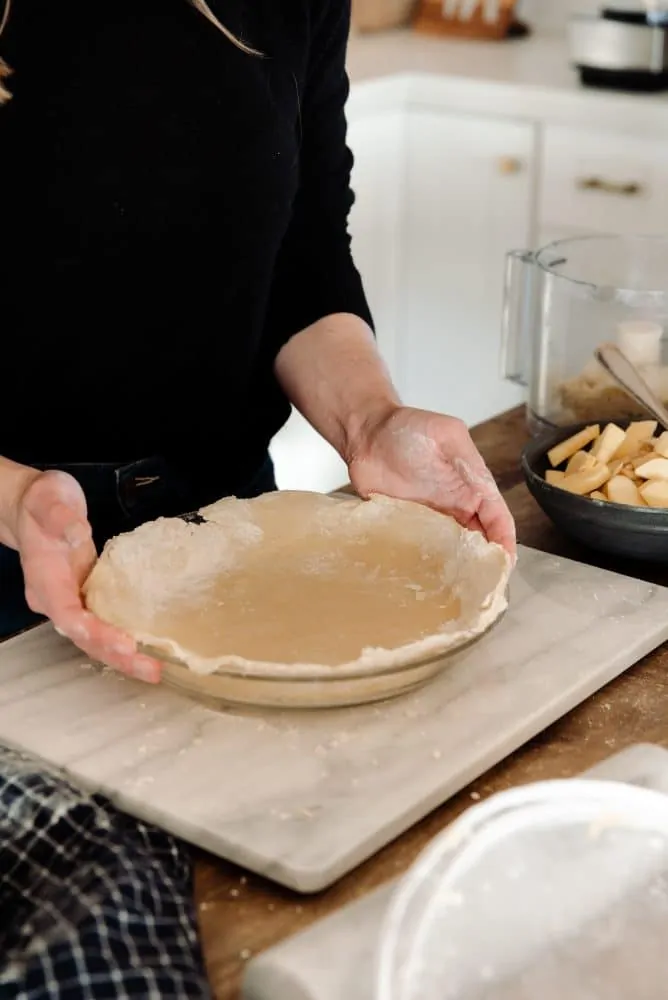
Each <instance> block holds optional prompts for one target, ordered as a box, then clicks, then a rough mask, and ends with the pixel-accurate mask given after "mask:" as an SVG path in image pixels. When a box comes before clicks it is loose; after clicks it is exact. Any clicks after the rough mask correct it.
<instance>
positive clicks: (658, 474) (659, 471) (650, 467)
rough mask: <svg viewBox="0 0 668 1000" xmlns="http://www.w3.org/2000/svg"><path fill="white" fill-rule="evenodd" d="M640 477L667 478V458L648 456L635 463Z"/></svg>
mask: <svg viewBox="0 0 668 1000" xmlns="http://www.w3.org/2000/svg"><path fill="white" fill-rule="evenodd" d="M636 475H637V476H638V477H639V478H640V479H668V458H648V459H647V460H646V461H645V462H641V463H640V465H636Z"/></svg>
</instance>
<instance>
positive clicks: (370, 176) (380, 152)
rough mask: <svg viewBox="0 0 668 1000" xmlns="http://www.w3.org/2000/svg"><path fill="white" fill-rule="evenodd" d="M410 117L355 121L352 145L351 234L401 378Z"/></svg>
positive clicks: (380, 333)
mask: <svg viewBox="0 0 668 1000" xmlns="http://www.w3.org/2000/svg"><path fill="white" fill-rule="evenodd" d="M404 131H405V117H404V115H403V113H401V112H388V113H382V114H378V115H375V116H365V117H359V118H356V119H353V120H352V121H351V122H350V125H349V129H348V143H349V145H350V148H351V149H352V152H353V156H354V157H355V165H354V167H353V176H352V185H353V190H354V192H355V204H354V205H353V209H352V212H351V214H350V233H351V235H352V251H353V258H354V260H355V264H356V266H357V268H358V270H359V271H360V273H361V275H362V279H363V281H364V288H365V290H366V294H367V298H368V300H369V305H370V307H371V311H372V313H373V318H374V324H375V327H376V337H377V342H378V348H379V350H380V352H381V354H382V355H383V358H384V359H385V362H386V364H387V365H388V367H389V369H390V371H391V373H392V375H393V377H396V374H397V319H398V303H399V277H400V256H399V255H400V251H401V232H400V225H401V202H402V194H403V191H402V182H403V174H404V155H405V143H404Z"/></svg>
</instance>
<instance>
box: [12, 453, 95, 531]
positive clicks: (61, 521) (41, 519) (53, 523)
mask: <svg viewBox="0 0 668 1000" xmlns="http://www.w3.org/2000/svg"><path fill="white" fill-rule="evenodd" d="M24 509H25V512H26V513H27V514H28V516H29V517H30V518H31V520H32V521H33V522H34V523H35V524H36V525H37V527H38V528H39V529H40V530H41V531H42V533H43V534H44V535H45V536H47V537H48V538H51V539H53V540H54V541H56V540H57V541H65V542H66V543H67V544H68V545H70V546H71V547H72V548H77V547H78V546H80V545H83V544H85V543H86V542H89V541H90V539H91V537H92V535H91V528H90V525H89V524H88V511H87V507H86V498H85V496H84V493H83V490H82V489H81V487H80V485H79V483H78V482H77V481H76V479H74V478H73V477H72V476H70V475H68V474H67V473H66V472H59V471H53V472H51V471H49V472H45V473H43V475H41V476H40V477H39V479H37V480H35V481H34V482H33V483H32V485H31V486H30V488H29V489H28V492H27V494H26V496H25V498H24Z"/></svg>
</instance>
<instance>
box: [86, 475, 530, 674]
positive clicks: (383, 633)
mask: <svg viewBox="0 0 668 1000" xmlns="http://www.w3.org/2000/svg"><path fill="white" fill-rule="evenodd" d="M200 513H201V515H202V517H203V518H204V519H205V523H203V524H193V523H189V522H186V521H184V520H181V519H180V518H160V519H158V520H157V521H152V522H150V523H148V524H145V525H142V526H141V527H139V528H137V529H136V530H134V531H131V532H128V533H127V534H123V535H119V536H118V537H116V538H113V539H112V540H111V541H109V542H108V543H107V545H106V546H105V548H104V551H103V553H102V555H101V557H100V559H99V560H98V562H97V564H96V566H95V567H94V569H93V571H92V573H91V575H90V577H89V579H88V581H87V583H86V585H85V588H84V596H85V601H86V604H87V607H88V608H89V609H90V610H91V611H93V612H94V613H95V614H96V615H97V616H98V617H100V618H102V619H103V620H105V621H107V622H110V623H111V624H113V625H116V626H118V627H119V628H121V629H123V630H124V631H125V632H128V633H130V634H131V635H132V636H134V637H135V638H136V639H137V640H138V641H139V642H140V643H141V644H142V645H144V646H148V647H150V648H151V649H152V650H155V651H158V653H163V654H164V655H165V656H166V657H167V658H168V659H174V660H176V661H177V662H180V663H182V664H185V665H186V666H188V667H190V669H192V670H194V671H196V672H198V673H201V674H209V673H213V672H214V671H216V670H219V669H221V668H224V669H225V670H233V671H238V672H242V673H245V674H253V673H264V674H266V673H267V672H269V673H272V674H275V675H277V676H278V675H279V674H280V671H281V670H283V671H286V670H288V671H289V672H290V673H292V674H294V673H295V672H300V671H303V672H305V673H306V672H308V673H314V672H315V673H316V674H322V673H328V672H331V671H335V670H337V669H340V668H344V667H345V668H346V670H350V669H352V668H359V670H360V671H369V672H374V671H376V670H384V669H388V668H391V667H392V666H395V665H396V666H401V665H402V664H404V663H408V662H416V661H417V660H419V659H421V658H425V659H426V658H428V657H431V656H438V655H439V654H441V653H445V652H447V651H449V650H451V649H453V648H455V647H457V646H459V645H462V644H463V643H464V642H466V641H468V640H469V639H472V638H474V637H475V636H477V635H479V634H481V633H482V632H483V631H485V630H486V629H487V628H488V627H489V626H490V625H491V624H492V623H493V621H494V620H495V619H496V618H498V617H499V615H500V614H501V613H502V611H503V610H504V609H505V607H506V588H507V583H508V577H509V575H510V569H511V564H510V559H509V557H508V555H507V554H506V553H505V551H504V550H503V549H502V548H501V547H500V546H498V545H495V544H491V543H489V542H487V541H486V540H485V539H484V538H483V537H482V535H480V534H479V533H477V532H471V531H467V530H465V529H463V528H461V527H460V526H459V525H458V524H457V522H456V521H454V520H453V519H452V518H450V517H446V516H445V515H443V514H439V513H437V512H435V511H433V510H430V509H429V508H427V507H423V506H421V505H419V504H415V503H411V502H408V501H401V500H392V499H389V498H386V497H381V496H375V497H373V498H372V499H370V500H368V501H362V500H359V499H357V498H353V497H350V498H341V497H336V498H335V497H330V496H325V495H322V494H318V493H300V492H282V493H281V492H279V493H271V494H267V495H265V496H262V497H259V498H257V499H255V500H249V501H246V500H237V499H234V498H228V499H225V500H221V501H219V502H218V503H215V504H213V505H211V506H210V507H207V508H204V509H203V510H201V511H200Z"/></svg>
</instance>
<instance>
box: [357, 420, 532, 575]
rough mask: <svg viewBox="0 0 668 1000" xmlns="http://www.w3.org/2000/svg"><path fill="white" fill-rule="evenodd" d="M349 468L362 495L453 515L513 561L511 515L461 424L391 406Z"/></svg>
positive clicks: (368, 431)
mask: <svg viewBox="0 0 668 1000" xmlns="http://www.w3.org/2000/svg"><path fill="white" fill-rule="evenodd" d="M348 468H349V471H350V479H351V482H352V484H353V486H354V487H355V489H356V491H357V493H358V494H359V495H360V496H362V497H368V496H369V495H370V494H372V493H383V494H386V495H387V496H392V497H397V498H398V499H400V500H414V501H416V502H418V503H423V504H426V505H427V506H429V507H433V508H435V509H436V510H440V511H442V512H443V513H445V514H451V515H452V516H453V517H454V518H456V520H457V521H458V522H459V523H460V524H461V525H463V526H464V527H465V528H472V529H475V530H477V531H481V532H482V533H483V534H484V535H485V536H486V537H487V539H488V540H489V541H490V542H497V543H498V544H499V545H502V546H503V547H504V548H505V549H506V551H507V552H508V553H509V554H510V555H511V557H512V558H513V560H514V559H515V554H516V545H515V525H514V523H513V519H512V516H511V514H510V511H509V510H508V508H507V506H506V504H505V502H504V500H503V498H502V497H501V494H500V493H499V490H498V487H497V485H496V483H495V482H494V479H493V477H492V475H491V473H490V471H489V469H488V468H487V466H486V465H485V463H484V461H483V459H482V456H481V455H480V453H479V452H478V450H477V448H476V446H475V445H474V443H473V441H472V440H471V436H470V435H469V432H468V430H467V429H466V425H465V424H463V423H462V421H460V420H457V419H455V418H454V417H446V416H442V415H440V414H437V413H427V412H425V411H423V410H414V409H411V408H410V407H407V406H396V407H392V408H391V409H390V410H389V411H388V412H386V413H385V414H384V415H383V416H382V417H381V418H380V419H378V420H376V421H375V422H373V423H371V425H369V426H367V427H365V428H364V430H363V432H362V433H361V435H360V436H359V437H358V439H357V442H356V445H355V447H354V449H353V451H352V453H351V455H350V456H349V461H348Z"/></svg>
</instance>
